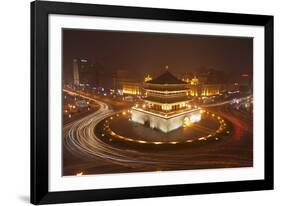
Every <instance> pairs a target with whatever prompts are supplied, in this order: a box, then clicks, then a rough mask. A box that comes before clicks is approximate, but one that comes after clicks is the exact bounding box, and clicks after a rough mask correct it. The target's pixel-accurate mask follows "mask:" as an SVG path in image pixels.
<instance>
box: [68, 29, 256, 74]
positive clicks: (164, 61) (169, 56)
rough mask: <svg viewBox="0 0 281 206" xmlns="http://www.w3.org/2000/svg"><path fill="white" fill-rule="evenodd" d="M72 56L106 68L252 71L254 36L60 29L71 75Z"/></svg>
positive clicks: (177, 70) (148, 71)
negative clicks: (167, 67) (166, 66)
mask: <svg viewBox="0 0 281 206" xmlns="http://www.w3.org/2000/svg"><path fill="white" fill-rule="evenodd" d="M74 58H88V59H90V60H91V61H92V62H98V63H99V64H101V65H103V67H104V68H105V69H106V70H107V71H116V70H117V69H125V70H133V71H135V72H136V74H138V72H139V73H140V74H145V73H150V74H153V73H155V72H156V71H157V72H158V71H160V70H164V67H165V65H169V70H170V71H171V72H172V73H178V74H183V73H185V72H194V71H197V70H198V69H200V68H212V69H216V70H221V71H224V72H225V73H226V74H229V75H233V74H237V75H239V74H240V73H252V68H253V63H252V58H253V39H252V38H244V37H243V38H242V37H241V38H240V37H223V36H205V35H186V34H163V33H147V32H118V31H99V30H72V29H71V30H70V29H64V30H63V62H64V64H63V67H64V68H63V69H64V74H65V78H67V76H69V77H70V76H72V68H73V67H72V61H73V59H74Z"/></svg>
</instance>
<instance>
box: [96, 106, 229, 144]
mask: <svg viewBox="0 0 281 206" xmlns="http://www.w3.org/2000/svg"><path fill="white" fill-rule="evenodd" d="M130 112H131V111H130V110H122V111H119V112H117V113H115V114H113V115H111V116H109V117H107V118H105V119H103V120H102V121H101V122H99V123H98V125H97V128H95V133H96V135H97V137H98V138H99V139H101V140H102V141H106V142H112V141H113V140H118V142H121V143H122V142H124V143H130V144H132V143H133V144H135V145H143V146H144V145H155V146H156V145H158V146H160V145H163V146H164V145H195V144H196V145H198V144H201V143H206V142H211V141H215V142H216V141H218V140H220V139H222V138H224V137H226V136H228V135H229V134H230V133H231V124H230V123H229V122H228V121H226V120H225V119H223V118H222V117H221V116H219V115H217V114H216V113H213V112H210V111H206V110H203V109H202V110H201V111H200V112H201V113H202V114H203V115H205V116H208V117H209V118H211V119H213V120H215V121H218V123H219V128H217V129H216V130H215V131H214V132H211V133H209V134H207V135H204V136H201V137H198V138H194V139H187V140H185V141H148V140H142V139H135V138H131V137H125V136H122V135H120V134H118V132H116V131H113V130H112V128H111V127H110V123H111V122H112V121H113V120H116V118H121V117H122V118H124V117H127V118H128V119H129V116H130ZM128 121H129V120H128ZM186 127H188V126H186ZM97 130H98V131H97ZM98 132H99V133H98Z"/></svg>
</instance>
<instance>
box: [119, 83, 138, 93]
mask: <svg viewBox="0 0 281 206" xmlns="http://www.w3.org/2000/svg"><path fill="white" fill-rule="evenodd" d="M121 84H122V92H123V94H127V95H141V86H140V84H139V83H137V82H122V83H121Z"/></svg>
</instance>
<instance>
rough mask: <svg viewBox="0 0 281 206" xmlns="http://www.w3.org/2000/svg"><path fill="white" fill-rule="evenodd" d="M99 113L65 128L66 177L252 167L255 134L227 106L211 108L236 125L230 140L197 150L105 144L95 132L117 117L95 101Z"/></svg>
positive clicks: (108, 107)
mask: <svg viewBox="0 0 281 206" xmlns="http://www.w3.org/2000/svg"><path fill="white" fill-rule="evenodd" d="M96 102H97V103H98V104H99V105H100V109H99V110H98V111H96V112H94V113H92V114H90V115H88V116H86V117H84V118H82V119H80V120H77V121H74V122H71V123H69V124H67V125H65V126H64V129H63V133H64V139H63V143H64V145H63V146H64V147H63V148H64V150H63V155H64V156H63V173H64V175H75V174H77V173H79V172H83V174H101V173H119V172H136V171H159V170H161V171H162V170H186V169H210V168H228V167H250V166H252V164H253V154H252V153H253V148H252V147H253V134H252V130H251V124H250V122H249V121H246V120H245V119H244V118H242V117H243V115H244V116H245V114H243V115H242V116H241V114H237V113H234V112H233V111H232V110H231V109H230V108H229V107H228V106H227V105H223V106H218V107H214V108H212V110H213V111H215V112H217V113H219V114H220V115H221V116H223V117H224V118H226V119H227V120H228V121H230V122H231V123H232V124H233V132H232V133H231V135H229V136H228V137H227V138H223V139H221V140H220V141H217V142H212V143H208V144H202V145H196V146H194V147H176V146H174V145H171V148H169V149H167V150H166V149H164V150H163V149H161V146H160V145H155V148H152V151H154V152H151V151H145V150H143V149H142V148H141V147H142V145H140V148H139V149H138V148H136V147H134V149H132V148H128V149H124V147H118V145H117V146H116V144H111V143H108V142H106V141H102V140H101V139H100V138H98V137H97V136H96V135H95V132H94V128H95V126H96V125H97V124H98V122H100V121H101V120H102V119H103V118H105V117H107V116H110V115H112V114H114V111H113V109H112V107H110V106H108V104H106V103H104V102H102V101H96Z"/></svg>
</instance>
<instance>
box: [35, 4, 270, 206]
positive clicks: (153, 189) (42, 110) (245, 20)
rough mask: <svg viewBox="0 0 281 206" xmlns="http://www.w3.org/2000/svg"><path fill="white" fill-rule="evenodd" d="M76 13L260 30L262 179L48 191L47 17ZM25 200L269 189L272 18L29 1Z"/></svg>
mask: <svg viewBox="0 0 281 206" xmlns="http://www.w3.org/2000/svg"><path fill="white" fill-rule="evenodd" d="M49 14H64V15H82V16H103V17H120V18H134V19H154V20H169V21H189V22H205V23H218V24H237V25H256V26H264V28H265V30H264V31H265V33H264V34H265V50H264V57H265V64H264V69H265V76H264V80H265V120H264V125H265V134H264V137H265V146H264V155H265V156H264V159H265V168H264V172H265V178H264V180H250V181H232V182H217V183H200V184H181V185H165V186H148V187H133V188H116V189H95V190H81V191H61V192H49V190H48V180H49V178H48V135H49V132H48V122H49V119H48V111H49V109H48V108H49V105H48V99H49V97H48V87H49V85H48V15H49ZM30 169H31V182H30V184H31V203H33V204H50V203H68V202H81V201H99V200H116V199H131V198H146V197H163V196H176V195H193V194H210V193H225V192H239V191H253V190H270V189H273V183H274V182H273V16H265V15H250V14H233V13H218V12H205V11H204V12H202V11H186V10H172V9H156V8H137V7H125V6H107V5H93V4H80V3H63V2H45V1H34V2H31V168H30Z"/></svg>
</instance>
